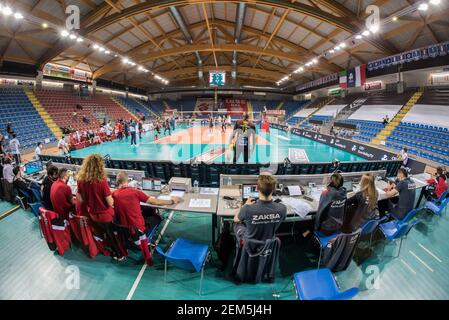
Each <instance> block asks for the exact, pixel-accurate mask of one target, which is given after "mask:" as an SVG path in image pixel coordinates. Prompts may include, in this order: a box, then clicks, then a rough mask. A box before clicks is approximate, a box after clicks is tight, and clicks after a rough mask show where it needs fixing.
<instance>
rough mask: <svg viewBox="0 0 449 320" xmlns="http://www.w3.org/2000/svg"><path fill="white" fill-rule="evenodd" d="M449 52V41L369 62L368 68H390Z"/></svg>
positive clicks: (370, 69)
mask: <svg viewBox="0 0 449 320" xmlns="http://www.w3.org/2000/svg"><path fill="white" fill-rule="evenodd" d="M448 53H449V42H443V43H439V44H434V45H431V46H428V47H424V48H419V49H414V50H410V51H407V52H403V53H399V54H397V55H394V56H391V57H387V58H382V59H379V60H375V61H371V62H369V63H368V70H369V71H372V70H377V69H383V68H388V67H391V66H395V65H398V64H402V63H410V62H413V61H419V60H424V59H428V58H436V57H441V56H445V55H447V54H448Z"/></svg>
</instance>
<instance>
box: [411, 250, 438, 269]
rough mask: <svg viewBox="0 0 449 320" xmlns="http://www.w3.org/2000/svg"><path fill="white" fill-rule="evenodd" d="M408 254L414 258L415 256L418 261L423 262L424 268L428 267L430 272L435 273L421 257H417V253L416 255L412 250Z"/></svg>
mask: <svg viewBox="0 0 449 320" xmlns="http://www.w3.org/2000/svg"><path fill="white" fill-rule="evenodd" d="M408 252H410V254H411V255H412V256H414V257H415V258H416V260H418V261H419V262H421V263H422V265H423V266H424V267H426V268H427V269H428V270H429V271H430V272H433V269H432V268H431V267H429V265H428V264H427V263H425V262H424V261H423V260H422V259H421V258H420V257H418V256H417V255H416V253H414V252H413V251H412V250H409V251H408Z"/></svg>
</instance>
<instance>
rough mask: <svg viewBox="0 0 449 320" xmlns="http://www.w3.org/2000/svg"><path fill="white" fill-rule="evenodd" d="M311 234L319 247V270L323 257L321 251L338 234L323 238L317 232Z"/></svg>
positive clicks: (323, 236)
mask: <svg viewBox="0 0 449 320" xmlns="http://www.w3.org/2000/svg"><path fill="white" fill-rule="evenodd" d="M313 234H314V236H315V239H316V240H317V241H318V244H319V245H320V257H319V258H318V269H319V268H320V265H321V257H322V255H323V249H324V248H326V247H327V245H328V244H329V242H330V241H331V240H332V239H335V238H336V237H337V236H338V235H339V234H340V233H336V234H333V235H331V236H325V235H322V234H321V233H320V232H319V231H314V233H313Z"/></svg>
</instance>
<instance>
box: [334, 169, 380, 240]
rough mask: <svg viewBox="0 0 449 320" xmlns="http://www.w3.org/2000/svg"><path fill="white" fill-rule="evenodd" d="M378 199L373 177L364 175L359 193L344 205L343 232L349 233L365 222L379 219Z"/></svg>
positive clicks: (368, 174)
mask: <svg viewBox="0 0 449 320" xmlns="http://www.w3.org/2000/svg"><path fill="white" fill-rule="evenodd" d="M378 199H379V193H378V192H377V189H376V185H375V178H374V175H372V174H370V173H367V174H364V175H363V176H362V180H361V182H360V191H359V192H357V193H356V194H355V195H353V196H352V197H351V198H349V199H348V201H347V203H346V213H345V218H344V226H343V231H344V232H345V233H351V232H354V231H356V230H358V229H359V228H361V227H362V226H363V225H364V224H365V223H366V222H367V221H369V220H374V219H379V210H378V209H377V200H378Z"/></svg>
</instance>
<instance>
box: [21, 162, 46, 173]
mask: <svg viewBox="0 0 449 320" xmlns="http://www.w3.org/2000/svg"><path fill="white" fill-rule="evenodd" d="M43 169H44V167H43V165H42V161H40V160H38V161H31V162H28V163H27V164H25V174H33V173H36V172H39V171H42V170H43Z"/></svg>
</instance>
